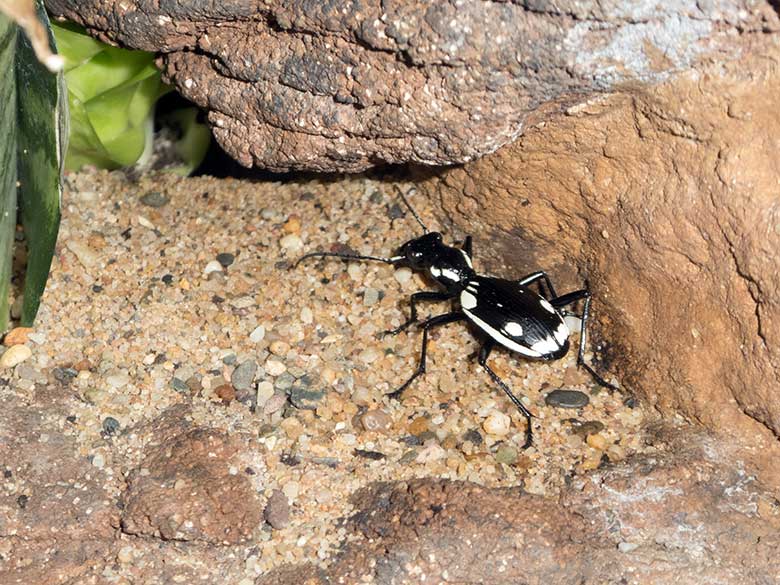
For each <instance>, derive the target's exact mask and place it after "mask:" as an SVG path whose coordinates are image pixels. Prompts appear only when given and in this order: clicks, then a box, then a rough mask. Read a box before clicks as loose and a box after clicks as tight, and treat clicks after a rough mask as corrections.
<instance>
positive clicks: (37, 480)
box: [0, 388, 119, 584]
mask: <svg viewBox="0 0 780 585" xmlns="http://www.w3.org/2000/svg"><path fill="white" fill-rule="evenodd" d="M56 396H59V397H60V398H61V397H62V390H61V389H60V388H58V389H56V390H55V391H53V392H52V394H51V395H50V396H47V397H46V399H43V400H40V402H35V403H33V404H30V403H24V404H21V403H19V402H18V401H17V399H14V398H12V397H9V396H8V395H4V396H2V397H0V411H2V413H3V415H2V417H1V418H0V558H1V559H2V560H1V561H0V583H30V584H38V583H47V584H48V583H51V584H55V583H66V582H67V583H76V582H87V581H86V580H82V577H85V576H86V575H89V574H92V573H93V572H96V573H97V574H100V572H101V571H102V569H103V568H104V567H105V566H107V564H109V563H110V561H109V559H110V557H111V551H112V549H113V548H114V539H115V529H114V528H113V527H115V526H117V525H118V523H119V519H118V509H117V508H116V506H115V505H114V504H115V502H113V501H112V499H111V496H110V494H109V493H108V492H107V491H106V490H105V489H104V487H103V482H104V480H105V477H104V476H103V474H102V473H95V468H94V467H93V466H92V465H90V464H89V462H88V461H87V458H86V457H83V456H80V455H79V454H78V446H77V444H76V440H75V438H74V437H73V436H68V435H66V434H64V433H63V432H61V431H60V430H59V429H58V428H57V426H56V425H53V424H52V421H54V420H57V419H59V420H62V419H64V418H65V413H64V412H62V411H60V410H59V409H60V408H61V407H60V406H58V405H57V404H56V403H55V402H56V400H55V397H56ZM76 486H77V487H76Z"/></svg>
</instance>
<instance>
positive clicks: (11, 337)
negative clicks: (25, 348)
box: [3, 327, 32, 347]
mask: <svg viewBox="0 0 780 585" xmlns="http://www.w3.org/2000/svg"><path fill="white" fill-rule="evenodd" d="M30 333H32V328H31V327H14V328H13V329H11V330H10V331H9V332H8V333H6V335H5V339H3V344H5V345H6V346H8V347H10V346H12V345H21V344H23V343H27V339H28V336H29V335H30Z"/></svg>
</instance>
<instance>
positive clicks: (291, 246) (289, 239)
mask: <svg viewBox="0 0 780 585" xmlns="http://www.w3.org/2000/svg"><path fill="white" fill-rule="evenodd" d="M279 245H280V246H281V247H282V249H284V250H287V251H288V252H298V251H299V250H301V249H303V240H302V239H301V237H300V236H299V235H298V234H287V235H286V236H284V237H283V238H282V239H281V240H279Z"/></svg>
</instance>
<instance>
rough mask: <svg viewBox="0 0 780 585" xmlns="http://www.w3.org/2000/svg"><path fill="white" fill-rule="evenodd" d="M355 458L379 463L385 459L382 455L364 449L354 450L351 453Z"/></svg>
mask: <svg viewBox="0 0 780 585" xmlns="http://www.w3.org/2000/svg"><path fill="white" fill-rule="evenodd" d="M353 453H354V454H355V457H362V458H363V459H370V460H371V461H381V460H382V459H384V458H385V457H386V455H385V454H384V453H381V452H379V451H366V450H365V449H355V450H354V451H353Z"/></svg>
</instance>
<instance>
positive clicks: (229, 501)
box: [122, 427, 262, 544]
mask: <svg viewBox="0 0 780 585" xmlns="http://www.w3.org/2000/svg"><path fill="white" fill-rule="evenodd" d="M174 428H175V427H174ZM163 437H165V435H164V434H163ZM238 449H239V446H238V444H237V443H236V442H235V441H234V440H232V439H231V438H230V437H228V436H227V435H226V434H225V433H222V432H219V431H215V430H212V429H206V428H192V429H189V430H186V431H184V432H181V433H179V434H174V436H173V437H170V436H169V438H165V440H163V441H161V442H160V444H159V445H157V446H154V447H151V448H150V449H149V450H148V452H147V454H146V456H145V458H144V460H143V462H142V463H141V465H140V466H139V467H138V468H136V469H135V470H134V471H133V472H132V473H131V474H130V476H129V478H128V487H127V491H126V492H125V493H124V495H123V498H122V499H123V502H124V510H123V512H122V529H123V531H124V532H126V533H128V534H136V535H144V536H154V537H157V538H162V539H163V540H183V541H205V542H208V543H211V544H238V543H241V542H246V541H247V540H248V539H250V538H251V536H252V533H253V532H254V530H255V529H256V528H257V527H258V525H259V524H260V522H261V520H262V507H261V506H260V504H259V502H258V499H257V497H256V495H255V492H254V490H253V489H252V486H251V485H250V483H249V481H248V480H247V478H246V477H244V476H243V475H241V474H231V472H230V462H231V458H232V457H233V456H234V455H235V454H236V453H237V452H238Z"/></svg>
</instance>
